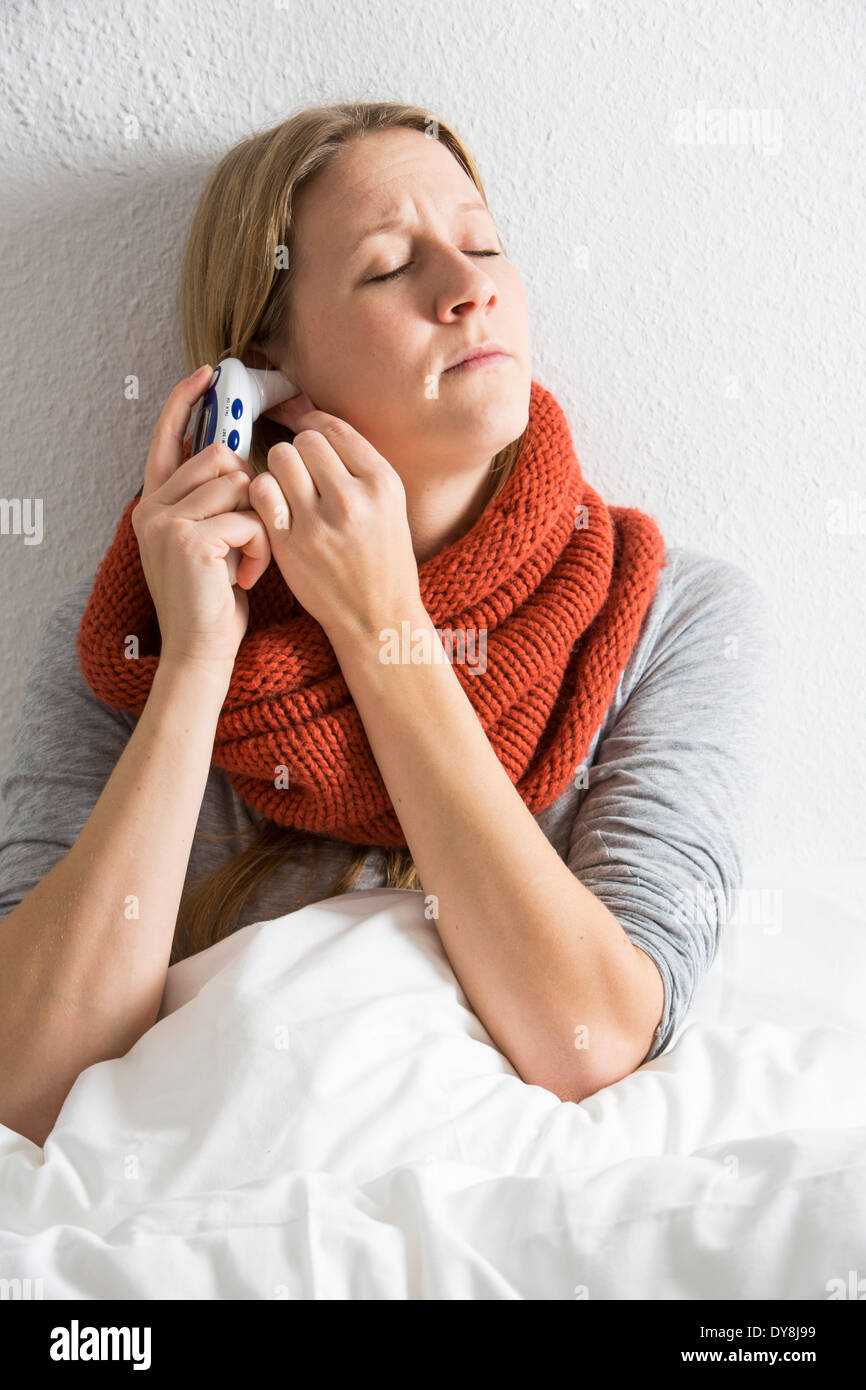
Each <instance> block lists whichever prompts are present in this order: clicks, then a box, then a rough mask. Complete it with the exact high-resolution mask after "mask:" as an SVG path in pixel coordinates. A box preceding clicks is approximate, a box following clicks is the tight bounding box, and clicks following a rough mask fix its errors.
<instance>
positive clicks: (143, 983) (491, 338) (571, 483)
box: [0, 104, 770, 1143]
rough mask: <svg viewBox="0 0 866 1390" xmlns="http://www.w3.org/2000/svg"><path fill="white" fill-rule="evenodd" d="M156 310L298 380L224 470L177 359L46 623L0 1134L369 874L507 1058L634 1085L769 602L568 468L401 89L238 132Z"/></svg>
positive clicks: (744, 741) (667, 984)
mask: <svg viewBox="0 0 866 1390" xmlns="http://www.w3.org/2000/svg"><path fill="white" fill-rule="evenodd" d="M181 309H182V319H183V332H184V343H185V351H186V354H187V358H188V360H189V361H190V363H192V362H196V361H202V360H203V359H204V360H205V361H206V362H215V361H217V360H219V358H220V357H222V356H225V355H233V356H237V357H241V358H242V359H243V360H244V361H245V362H246V363H247V365H250V366H271V367H275V368H278V369H280V370H282V371H283V372H284V373H285V374H286V375H287V376H288V377H289V378H290V379H291V380H292V381H294V382H296V383H297V384H298V385H299V386H300V387H301V388H302V394H301V396H299V397H298V398H296V399H294V400H290V401H288V402H287V403H285V404H284V405H282V406H280V407H278V408H276V409H274V410H272V411H270V412H268V415H269V418H268V419H261V420H260V421H259V422H258V423H257V425H256V428H255V431H254V445H253V452H252V455H251V461H250V465H249V466H245V465H243V464H242V463H241V462H240V460H238V459H237V457H236V456H235V455H233V454H231V453H230V452H229V451H228V450H227V449H224V448H221V447H220V446H216V445H212V446H210V448H209V449H207V450H205V451H203V452H202V453H201V454H200V455H198V456H196V457H195V458H194V459H190V458H189V457H188V452H189V446H188V443H187V445H186V446H184V447H182V441H183V437H184V434H185V432H186V430H187V427H188V425H189V421H190V415H191V411H192V408H193V406H194V405H195V403H196V401H197V400H198V399H199V398H200V397H201V395H202V394H203V392H204V390H205V389H206V387H207V385H208V382H209V380H210V377H211V368H210V366H208V365H206V366H205V367H204V368H203V369H201V370H200V371H198V372H196V373H195V374H194V375H193V377H191V378H189V379H188V380H186V381H183V382H181V383H179V384H178V386H176V387H175V389H174V391H173V392H172V393H171V396H170V397H169V400H168V402H167V404H166V406H165V409H164V411H163V413H162V415H161V417H160V420H159V422H158V424H157V427H156V429H155V431H154V435H153V441H152V444H151V448H150V452H149V454H148V458H147V463H146V468H145V476H144V484H143V487H142V490H141V494H140V498H138V499H134V500H133V502H131V503H130V504H129V505H128V506H127V508H126V511H125V513H124V516H123V518H122V520H121V524H120V526H119V527H118V532H117V535H116V536H115V540H114V542H113V543H112V546H111V547H110V549H109V551H108V553H107V554H106V557H105V559H104V561H103V562H102V564H101V566H100V567H99V570H98V571H97V576H96V580H95V582H92V581H90V580H88V581H87V582H86V583H82V584H79V585H76V586H74V587H73V589H72V590H70V591H69V593H68V594H67V595H65V596H64V598H63V600H61V603H60V604H59V605H58V606H57V608H56V610H55V612H54V614H53V615H52V618H51V620H50V622H49V623H48V624H47V625H46V627H45V629H44V631H43V634H42V640H41V642H40V644H39V647H38V649H37V652H36V654H35V656H34V659H33V662H32V663H31V668H30V671H29V673H28V680H27V685H26V688H25V694H24V698H23V700H22V707H21V713H20V715H19V725H18V729H17V731H16V740H15V756H14V758H13V762H12V765H11V767H10V770H9V773H8V776H7V779H6V783H5V785H4V796H5V798H6V807H7V826H6V829H5V832H4V833H5V838H4V840H3V841H2V844H0V885H2V897H0V910H2V912H3V914H4V915H6V920H5V922H4V929H3V931H2V932H0V990H2V1009H0V1019H2V1023H0V1046H2V1048H3V1055H4V1057H5V1058H6V1059H7V1062H8V1063H11V1065H7V1067H6V1077H5V1079H4V1081H3V1082H2V1088H0V1120H2V1121H3V1122H4V1123H6V1124H7V1125H9V1126H10V1127H12V1128H16V1129H18V1130H19V1132H21V1133H24V1134H27V1135H28V1136H30V1137H31V1138H33V1139H34V1142H36V1143H43V1142H44V1138H45V1136H46V1135H47V1134H48V1133H49V1132H50V1129H51V1127H52V1126H53V1123H54V1120H55V1119H56V1116H57V1113H58V1111H59V1108H60V1106H61V1105H62V1102H63V1098H64V1097H65V1095H66V1094H67V1093H68V1090H69V1088H70V1086H71V1084H72V1082H73V1081H74V1079H75V1077H76V1076H77V1075H78V1074H79V1072H80V1071H81V1070H82V1069H83V1068H84V1067H85V1066H88V1065H90V1064H91V1063H93V1062H94V1061H97V1060H100V1059H101V1058H105V1057H111V1056H118V1055H122V1054H123V1053H124V1052H125V1051H126V1050H128V1048H129V1047H130V1046H131V1045H132V1043H133V1042H134V1041H135V1040H136V1039H137V1038H138V1037H140V1036H141V1034H142V1033H143V1032H144V1031H146V1029H148V1028H149V1027H151V1026H152V1024H153V1023H154V1021H155V1020H156V1018H157V1015H158V1011H159V1007H160V1002H161V997H162V992H163V988H164V983H165V976H166V969H167V967H168V965H169V963H170V961H171V960H177V959H181V958H183V957H184V956H185V955H189V954H190V953H191V952H193V951H197V950H201V949H202V948H204V947H205V946H207V945H208V944H210V943H211V942H213V941H216V940H219V939H220V938H221V937H222V936H224V935H225V934H226V933H227V932H228V931H231V930H236V929H237V928H238V927H240V926H244V925H246V924H248V923H250V922H254V921H259V920H263V919H266V918H271V917H276V916H279V915H282V914H283V913H286V912H289V911H291V910H293V909H295V908H297V907H299V906H301V905H302V904H303V903H304V902H311V901H316V900H320V899H323V898H327V897H330V896H333V895H335V894H337V893H340V892H344V891H348V890H350V889H352V888H356V889H357V888H369V887H380V886H384V885H390V886H394V887H404V888H421V889H422V890H423V893H424V899H423V901H424V908H425V911H426V913H427V915H428V916H429V917H430V918H431V919H432V920H433V921H435V924H436V928H437V930H438V932H439V935H440V938H441V940H442V944H443V947H444V949H445V951H446V953H447V955H448V958H449V960H450V962H451V964H452V966H453V969H454V972H455V975H456V976H457V978H458V980H459V982H460V984H461V986H462V987H463V989H464V991H465V994H466V996H467V998H468V1000H469V1002H470V1004H471V1006H472V1008H473V1009H474V1010H475V1012H476V1013H477V1014H478V1016H479V1018H480V1019H481V1021H482V1022H483V1024H484V1025H485V1027H486V1028H487V1030H488V1032H489V1033H490V1035H491V1037H492V1038H493V1040H494V1041H495V1043H496V1044H497V1045H498V1046H499V1047H500V1049H501V1050H502V1051H503V1052H504V1053H505V1055H506V1056H507V1057H508V1058H509V1059H510V1061H511V1062H512V1063H513V1065H514V1066H515V1068H516V1070H517V1071H518V1072H519V1074H520V1075H521V1077H522V1078H523V1079H524V1080H525V1081H526V1082H528V1083H534V1084H537V1085H541V1086H543V1087H545V1088H547V1089H548V1090H551V1091H552V1092H554V1093H555V1094H557V1095H558V1096H560V1097H561V1098H562V1099H564V1100H565V1099H570V1100H581V1099H583V1098H584V1097H586V1096H588V1095H591V1094H593V1093H594V1092H595V1091H597V1090H598V1089H599V1088H600V1087H602V1086H605V1085H608V1084H610V1083H612V1082H614V1081H616V1080H618V1079H619V1078H621V1077H623V1076H626V1075H627V1074H629V1073H630V1072H631V1071H633V1070H634V1069H635V1068H637V1067H638V1066H640V1065H641V1063H642V1062H643V1061H645V1060H647V1059H649V1058H652V1057H654V1056H657V1055H658V1053H659V1052H660V1051H661V1050H662V1049H663V1048H664V1047H665V1046H667V1045H668V1043H669V1042H670V1039H671V1037H672V1036H673V1034H674V1031H675V1029H676V1027H677V1026H678V1025H679V1024H681V1022H682V1020H683V1018H684V1016H685V1013H686V1010H687V1008H688V1006H689V1003H690V1002H691V999H692V996H693V993H694V990H695V988H696V985H697V983H698V981H699V979H700V977H701V975H702V973H703V972H704V971H705V970H706V968H707V967H708V966H709V964H710V963H711V961H712V959H713V956H714V953H715V950H716V946H717V943H718V937H719V931H720V928H721V925H722V923H723V921H724V918H725V914H726V911H727V909H728V907H729V906H730V898H731V894H732V892H733V891H734V890H735V889H736V888H737V887H738V886H739V879H740V873H741V867H740V865H741V853H742V845H743V836H744V832H745V818H746V816H747V813H748V810H749V807H750V803H751V800H752V797H753V792H754V786H753V783H754V778H755V773H756V770H757V768H758V765H759V756H760V738H761V717H760V716H761V712H762V709H763V694H764V692H763V681H764V679H765V677H766V676H767V663H766V653H767V649H768V645H769V637H770V630H769V627H768V622H767V615H766V606H765V604H764V602H763V597H762V594H761V591H760V590H759V589H758V587H757V586H756V585H755V584H754V582H753V581H752V580H751V579H749V578H748V576H746V575H745V574H744V573H743V572H742V571H741V570H740V569H739V568H738V567H736V566H734V565H731V564H727V563H725V562H721V561H715V560H712V559H710V558H708V557H704V556H701V555H698V554H696V553H694V552H691V551H688V550H683V549H671V548H669V547H665V545H664V542H663V539H662V537H661V535H660V533H659V531H658V528H657V527H656V525H655V523H654V521H653V520H652V518H650V517H647V516H645V515H644V514H642V513H640V512H638V511H634V510H629V509H625V508H608V507H605V505H604V504H603V503H602V502H601V499H600V498H599V497H598V495H597V494H596V493H595V492H594V490H593V489H592V488H591V487H590V486H589V484H588V483H587V482H586V481H585V480H584V479H583V477H582V474H581V470H580V466H579V464H578V461H577V459H576V456H575V455H574V451H573V446H572V443H571V439H570V435H569V432H568V428H567V424H566V422H565V419H564V416H563V415H562V412H561V410H560V408H559V407H558V405H557V403H556V401H555V400H554V399H553V397H552V396H551V394H550V393H549V392H547V391H546V390H545V389H544V388H543V387H541V386H540V384H539V383H537V382H533V381H532V377H531V366H530V349H529V339H528V329H527V313H526V300H525V296H524V293H523V288H522V284H521V280H520V276H519V274H518V272H517V270H516V268H515V267H514V266H513V265H512V264H511V262H510V261H509V260H508V258H507V255H506V253H505V249H504V247H503V246H502V243H501V241H500V239H499V236H498V232H497V230H496V226H495V223H494V221H493V218H492V217H491V215H490V213H489V211H488V209H487V207H486V198H485V196H484V191H483V187H482V184H481V180H480V177H479V176H478V173H477V170H476V169H475V166H474V164H473V162H472V160H471V158H470V156H469V154H468V153H467V151H466V150H465V148H464V147H463V145H462V144H461V142H460V141H459V139H458V138H457V136H456V135H455V134H454V133H453V132H452V131H451V130H449V129H448V127H446V126H445V125H444V124H443V123H441V122H438V123H434V122H432V121H431V119H430V117H429V116H428V114H427V113H426V112H423V111H420V110H417V109H416V108H413V107H406V106H399V105H396V104H385V105H378V104H375V105H372V104H371V105H348V104H345V105H338V106H333V107H326V108H318V109H314V110H309V111H305V112H301V113H300V114H298V115H296V116H294V117H292V118H291V119H290V120H288V121H286V122H285V123H283V124H281V125H280V126H277V127H276V128H274V129H273V130H271V131H267V132H265V133H263V134H260V135H257V136H255V137H253V138H252V139H250V140H247V141H245V142H243V143H242V144H241V145H240V146H238V147H237V148H236V149H234V150H233V151H231V152H230V153H229V154H228V155H227V156H226V157H225V159H224V160H223V161H222V162H221V164H220V166H219V167H218V169H217V170H216V171H215V173H214V175H213V177H212V179H211V181H210V183H209V185H208V187H207V189H206V190H205V192H204V195H203V197H202V200H201V202H200V205H199V208H198V210H197V213H196V217H195V219H194V223H193V227H192V231H191V235H190V240H189V245H188V249H187V255H186V261H185V266H184V272H183V280H182V286H181ZM491 345H493V346H494V347H495V348H496V351H495V352H494V353H491V354H490V355H489V357H488V360H487V361H485V362H484V363H483V364H482V365H478V364H477V363H476V365H475V366H468V365H461V364H460V363H457V365H455V359H458V358H462V357H465V356H466V354H467V353H470V354H471V352H472V351H474V350H477V349H478V348H479V347H484V346H487V347H490V346H491ZM76 634H77V652H76V651H75V650H74V649H73V643H74V642H75V641H76ZM455 636H456V637H457V638H458V639H459V640H458V643H457V647H458V654H457V657H456V658H454V656H453V639H454V638H455ZM407 638H408V641H407V640H406V639H407ZM461 642H462V643H463V645H461ZM449 644H450V651H451V655H452V660H450V661H449V660H447V659H446V660H444V661H443V660H442V659H441V658H442V654H443V651H444V650H446V649H447V648H448V647H449ZM482 648H483V660H479V654H480V653H481V651H482ZM470 653H472V654H473V655H472V657H471V659H470V658H469V656H468V655H467V654H470ZM78 658H80V664H79V660H78ZM243 838H246V839H247V840H248V843H247V844H246V846H243V845H242V846H241V847H240V852H238V850H239V846H238V840H239V839H243ZM59 856H62V857H59ZM182 895H183V896H182ZM179 905H180V912H178V908H179ZM58 1003H59V1004H62V1007H57V1005H58Z"/></svg>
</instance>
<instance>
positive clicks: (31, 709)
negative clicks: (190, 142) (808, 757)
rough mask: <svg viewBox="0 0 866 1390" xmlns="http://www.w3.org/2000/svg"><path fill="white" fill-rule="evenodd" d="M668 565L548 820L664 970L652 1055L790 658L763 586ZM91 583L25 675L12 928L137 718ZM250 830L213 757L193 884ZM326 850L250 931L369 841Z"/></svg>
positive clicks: (275, 892)
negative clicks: (95, 651) (108, 651)
mask: <svg viewBox="0 0 866 1390" xmlns="http://www.w3.org/2000/svg"><path fill="white" fill-rule="evenodd" d="M666 559H667V562H668V563H667V566H666V567H665V568H663V569H662V570H661V572H660V575H659V582H658V587H657V590H656V593H655V595H654V597H653V600H652V603H651V605H650V608H649V609H648V611H647V613H646V616H645V618H644V622H643V625H642V627H641V631H640V634H639V637H638V641H637V643H636V645H635V648H634V650H633V651H632V654H631V657H630V659H629V661H628V664H627V666H626V667H625V669H624V671H623V673H622V675H621V677H620V680H619V683H618V685H617V688H616V692H615V694H614V698H613V700H612V702H611V704H610V707H609V708H608V711H607V713H606V715H605V718H604V720H603V722H602V724H601V726H600V727H599V729H598V731H597V732H596V734H595V737H594V739H593V742H592V744H591V746H590V749H589V752H588V753H587V755H586V757H585V758H584V760H583V763H582V764H581V767H580V768H577V769H575V777H574V779H573V781H572V783H570V784H569V786H568V787H567V788H566V790H565V791H564V792H563V793H562V795H561V796H560V797H559V798H558V800H557V801H556V802H554V804H553V805H552V806H550V807H548V809H547V810H546V811H541V812H539V813H538V814H537V815H536V816H535V819H536V821H537V823H538V824H539V826H540V827H541V829H542V830H543V832H544V834H545V836H546V837H547V839H548V840H549V841H550V842H551V843H552V844H553V845H554V847H555V848H556V850H557V852H558V854H559V855H560V858H562V859H563V860H564V861H565V862H566V863H567V864H568V866H569V868H570V869H571V871H572V872H573V873H574V874H575V875H576V876H577V877H578V878H579V880H580V882H581V883H582V884H584V886H585V887H586V888H588V889H589V890H590V891H591V892H592V893H594V894H595V895H596V897H598V898H599V899H600V900H601V901H602V902H603V903H604V904H605V906H606V907H607V908H608V909H609V910H610V911H611V912H612V913H613V915H614V916H615V917H616V918H617V920H618V921H619V922H620V923H621V925H622V927H623V929H624V931H625V932H626V934H627V935H628V937H629V939H630V940H631V941H633V942H635V943H636V944H637V945H638V946H640V947H641V948H642V949H643V950H644V951H646V952H647V953H648V954H649V955H650V956H651V957H652V959H653V960H654V961H655V963H656V965H657V966H658V969H659V971H660V972H661V976H662V980H663V982H664V991H665V1006H664V1014H663V1017H662V1020H661V1024H660V1026H659V1028H658V1030H657V1034H656V1038H655V1040H654V1042H653V1045H652V1047H651V1049H650V1051H649V1052H648V1054H647V1057H646V1059H645V1060H649V1059H650V1058H652V1057H655V1056H657V1055H658V1054H659V1053H660V1052H661V1051H662V1050H663V1049H664V1048H665V1047H667V1046H668V1044H669V1043H670V1042H671V1041H672V1040H673V1038H674V1036H675V1035H676V1033H677V1032H678V1031H679V1029H680V1027H681V1025H682V1023H683V1021H684V1018H685V1014H686V1012H687V1010H688V1008H689V1005H690V1004H691V1001H692V998H693V995H694V992H695V989H696V988H697V985H698V983H699V981H700V979H701V977H702V976H703V974H704V972H705V971H706V970H707V969H708V967H709V966H710V965H711V964H712V961H713V958H714V956H715V953H716V949H717V946H718V942H719V934H720V931H721V929H722V927H723V926H724V923H725V921H726V919H727V917H728V915H729V914H730V911H731V905H732V899H733V895H734V893H736V892H737V890H738V889H739V888H740V886H741V883H742V859H743V853H744V849H745V845H746V837H747V835H748V833H749V827H750V818H751V815H752V810H753V805H754V800H755V793H756V791H757V784H758V780H759V777H760V772H761V766H762V760H763V749H764V744H765V734H766V720H767V717H768V714H769V709H770V696H771V688H772V684H773V681H774V678H775V675H776V669H777V654H778V648H777V645H776V635H775V631H774V629H773V626H772V623H771V620H770V616H769V608H768V605H767V602H766V599H765V596H764V594H763V591H762V590H761V588H760V587H759V585H758V584H757V583H756V582H755V581H754V580H753V579H752V578H751V577H750V576H749V575H748V574H746V572H745V571H744V570H742V569H741V568H740V567H739V566H737V565H734V564H731V563H730V562H728V561H724V560H718V559H714V558H712V557H710V556H706V555H702V554H699V553H698V552H695V551H691V550H686V549H683V548H668V549H667V551H666ZM92 586H93V579H92V578H88V579H82V580H79V581H78V582H77V583H76V584H74V585H73V586H72V587H71V588H69V589H68V590H67V591H66V592H65V593H64V594H63V595H62V596H61V598H60V600H59V601H58V602H57V604H56V605H55V607H54V609H53V611H52V612H51V614H50V616H49V617H48V619H47V621H46V622H45V623H44V624H43V626H42V628H41V630H40V633H39V636H38V639H37V643H36V647H35V650H34V652H33V655H32V656H31V659H30V663H29V666H28V669H27V673H26V676H25V681H24V688H23V694H22V698H21V703H20V706H19V710H18V717H17V721H16V726H15V732H14V737H13V743H12V756H11V761H10V763H9V766H8V769H7V774H6V778H5V781H4V782H3V785H2V792H3V798H4V814H5V824H4V826H3V831H2V834H0V922H2V920H3V919H5V918H6V917H7V916H8V914H9V913H10V912H11V911H12V909H13V908H15V907H17V905H18V904H19V903H20V902H21V901H22V899H23V898H25V897H26V896H27V894H28V893H29V892H30V891H31V890H32V889H33V888H34V887H35V886H36V884H37V883H39V882H40V881H41V879H43V878H44V877H45V875H46V874H47V873H48V872H49V870H50V869H51V868H53V866H54V865H55V864H56V863H57V862H58V860H59V859H61V858H62V857H63V855H64V854H65V853H66V852H67V851H68V850H69V849H71V847H72V846H73V845H74V844H75V841H76V840H77V839H78V836H79V835H80V833H81V831H82V829H83V827H84V824H85V822H86V821H87V819H88V817H89V815H90V813H91V811H92V809H93V807H94V805H95V804H96V801H97V800H98V798H99V796H100V794H101V793H102V790H103V788H104V787H105V784H106V782H107V781H108V778H109V776H110V775H111V772H112V770H113V769H114V767H115V765H116V763H117V761H118V759H119V757H120V755H121V753H122V752H123V750H124V748H125V746H126V744H127V741H128V740H129V737H130V735H131V733H132V731H133V730H134V728H135V725H136V722H137V720H136V718H135V716H134V715H130V714H124V713H122V712H120V711H118V710H114V709H112V708H111V707H110V706H108V705H106V704H104V703H103V701H101V700H99V699H97V697H96V696H95V695H94V694H93V692H92V691H91V689H90V687H89V686H88V684H87V682H86V681H85V679H84V676H83V675H82V672H81V669H80V666H79V661H78V652H77V646H76V639H77V634H78V626H79V623H80V620H81V615H82V613H83V611H84V607H85V605H86V603H87V599H88V596H89V594H90V592H91V589H92ZM252 824H253V821H252V817H251V816H250V814H249V812H248V810H247V808H246V806H245V805H244V803H243V802H242V801H241V799H240V798H239V797H238V795H237V793H236V792H235V791H234V789H233V788H232V786H231V785H230V783H229V781H228V779H227V778H226V776H225V774H224V773H223V772H221V771H219V770H218V769H216V768H215V767H213V765H211V768H210V771H209V774H208V779H207V785H206V787H205V792H204V796H203V798H202V805H201V811H200V814H199V818H198V823H197V827H196V838H195V839H194V840H193V843H192V849H191V853H190V860H189V865H188V869H187V880H186V881H187V882H189V881H190V880H191V879H193V878H197V877H199V875H201V874H205V873H209V872H210V871H211V870H213V869H216V868H219V867H221V866H222V865H223V864H225V863H227V862H228V861H229V860H230V859H231V858H233V857H234V855H235V854H237V853H238V852H239V851H240V850H241V849H242V848H244V846H245V845H246V844H247V842H248V839H247V837H236V838H234V839H231V838H229V839H218V838H216V839H208V838H200V837H201V836H226V835H230V834H231V832H236V831H239V830H245V829H249V827H250V826H251V825H252ZM318 842H319V862H318V872H317V874H316V876H315V880H314V882H313V884H312V888H309V885H310V879H311V877H312V876H313V867H314V865H313V859H312V847H311V846H309V845H307V844H305V845H304V846H303V847H302V848H301V850H300V852H299V853H297V854H296V856H295V857H294V858H293V859H292V860H290V861H289V862H287V863H286V864H283V865H281V866H280V868H279V869H278V870H276V871H275V872H274V873H273V874H272V875H271V877H270V878H269V879H267V880H266V881H265V882H264V883H263V884H261V885H259V887H258V888H257V889H256V890H255V891H254V892H253V893H252V894H251V895H250V897H249V898H248V899H247V902H246V904H245V907H244V910H243V911H242V913H241V915H240V918H239V920H238V922H237V927H238V928H239V927H243V926H247V925H248V924H249V923H251V922H259V921H264V920H267V919H270V918H273V917H279V916H282V915H283V914H284V913H286V912H291V911H293V910H295V909H296V908H298V907H300V906H302V905H303V903H304V902H305V901H306V902H318V901H321V900H322V899H324V898H327V897H330V896H332V895H333V891H334V886H335V884H336V883H337V881H338V878H339V876H340V874H341V873H342V872H343V870H344V869H345V868H346V866H347V864H348V863H349V862H350V860H351V859H352V857H353V855H354V854H355V853H356V851H357V846H355V845H350V844H348V843H346V842H344V841H337V840H329V839H324V838H321V837H318ZM384 883H385V875H384V864H383V859H382V856H381V854H380V852H379V851H378V850H372V851H371V852H370V853H369V855H368V856H367V860H366V863H365V865H364V869H363V872H362V874H361V876H360V877H359V878H358V880H357V882H356V884H355V885H354V889H353V890H351V891H354V890H357V889H363V888H377V887H382V886H383V885H384ZM308 888H309V893H308V895H307V896H305V895H306V894H307V890H308ZM467 891H471V888H469V889H467ZM575 927H577V923H575ZM236 929H237V928H236Z"/></svg>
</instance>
